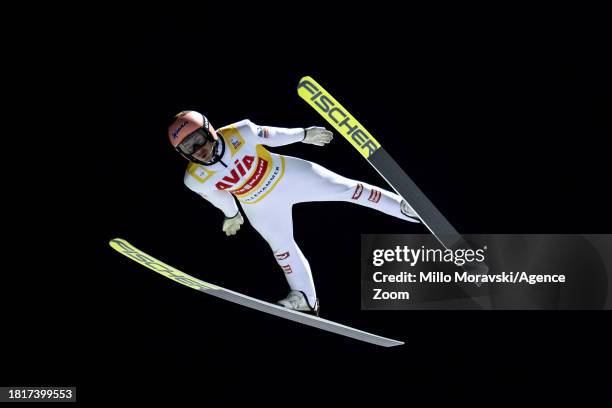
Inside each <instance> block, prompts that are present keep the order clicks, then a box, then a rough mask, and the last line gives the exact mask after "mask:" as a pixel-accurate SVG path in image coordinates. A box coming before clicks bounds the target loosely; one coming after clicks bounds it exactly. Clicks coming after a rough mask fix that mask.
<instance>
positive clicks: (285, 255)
mask: <svg viewBox="0 0 612 408" xmlns="http://www.w3.org/2000/svg"><path fill="white" fill-rule="evenodd" d="M274 256H275V257H276V259H278V260H279V261H282V260H283V259H287V258H289V251H287V252H283V253H282V254H275V255H274Z"/></svg>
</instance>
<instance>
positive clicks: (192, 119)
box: [168, 111, 225, 165]
mask: <svg viewBox="0 0 612 408" xmlns="http://www.w3.org/2000/svg"><path fill="white" fill-rule="evenodd" d="M168 138H169V139H170V143H172V146H174V148H175V149H176V150H177V151H178V152H179V153H180V154H181V156H183V157H184V158H186V159H187V160H190V161H192V162H195V163H199V164H203V165H211V164H214V163H216V162H218V161H219V159H220V158H221V157H222V156H223V151H224V150H225V144H224V143H222V146H221V147H222V151H221V152H219V145H218V144H219V140H221V142H223V140H222V139H221V138H219V137H218V136H217V132H215V129H214V128H213V127H212V126H211V125H210V122H209V121H208V119H207V118H206V116H204V115H202V114H201V113H199V112H196V111H183V112H181V113H179V114H178V115H176V116H175V117H174V121H173V122H172V124H171V125H170V127H169V128H168ZM206 143H213V157H212V159H211V160H210V161H208V162H203V161H201V160H198V159H196V158H195V157H193V153H194V152H195V151H196V150H197V149H198V148H199V147H201V146H203V145H205V144H206Z"/></svg>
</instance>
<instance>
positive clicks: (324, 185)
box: [285, 156, 419, 222]
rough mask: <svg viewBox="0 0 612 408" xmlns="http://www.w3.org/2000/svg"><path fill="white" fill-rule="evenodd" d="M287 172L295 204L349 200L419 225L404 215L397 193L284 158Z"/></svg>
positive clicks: (412, 218) (413, 219)
mask: <svg viewBox="0 0 612 408" xmlns="http://www.w3.org/2000/svg"><path fill="white" fill-rule="evenodd" d="M285 162H286V164H287V171H288V172H289V170H291V173H292V174H293V175H294V177H292V179H293V180H292V185H291V187H292V189H293V190H294V191H293V196H294V197H295V202H309V201H346V202H349V203H354V204H359V205H362V206H364V207H369V208H372V209H374V210H378V211H380V212H383V213H385V214H388V215H391V216H393V217H396V218H399V219H402V220H404V221H410V222H419V220H418V218H416V217H409V216H406V215H404V214H403V213H402V212H401V209H400V203H401V201H402V197H401V196H400V195H398V194H395V193H392V192H390V191H387V190H384V189H382V188H379V187H376V186H372V185H370V184H367V183H364V182H361V181H356V180H351V179H349V178H346V177H343V176H340V175H339V174H336V173H334V172H332V171H330V170H327V169H326V168H324V167H322V166H320V165H318V164H316V163H312V162H309V161H306V160H302V159H298V158H295V157H287V156H285Z"/></svg>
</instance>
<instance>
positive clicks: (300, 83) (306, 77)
mask: <svg viewBox="0 0 612 408" xmlns="http://www.w3.org/2000/svg"><path fill="white" fill-rule="evenodd" d="M305 82H310V83H314V84H316V83H317V81H315V80H314V79H312V77H311V76H309V75H306V76H303V77H302V78H301V79H300V81H299V82H298V89H300V88H301V87H302V86H303V84H304V83H305Z"/></svg>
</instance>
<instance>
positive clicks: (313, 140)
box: [252, 124, 333, 147]
mask: <svg viewBox="0 0 612 408" xmlns="http://www.w3.org/2000/svg"><path fill="white" fill-rule="evenodd" d="M252 126H253V127H254V128H255V129H254V130H255V134H256V135H257V136H258V138H257V141H258V142H259V143H260V144H263V145H266V146H270V147H276V146H285V145H288V144H291V143H297V142H303V143H308V144H314V145H317V146H323V145H324V144H327V143H329V142H330V141H331V140H332V138H333V137H332V132H330V131H329V130H326V129H325V128H323V127H318V126H312V127H309V128H281V127H272V126H259V125H255V124H252Z"/></svg>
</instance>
